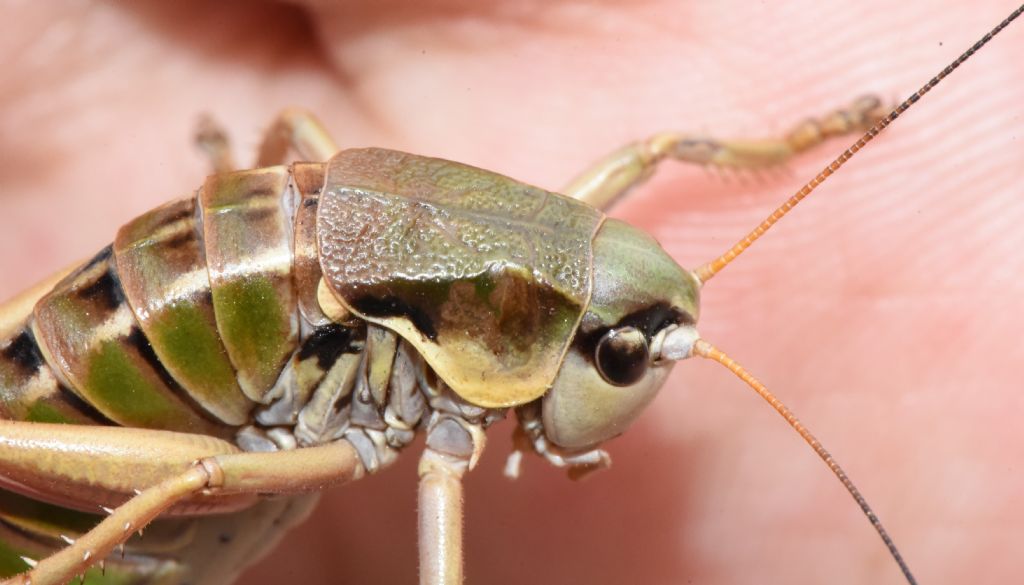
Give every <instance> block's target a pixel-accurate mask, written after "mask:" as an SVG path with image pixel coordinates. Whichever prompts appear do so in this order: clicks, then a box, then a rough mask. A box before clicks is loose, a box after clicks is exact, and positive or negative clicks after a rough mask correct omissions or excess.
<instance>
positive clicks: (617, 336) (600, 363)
mask: <svg viewBox="0 0 1024 585" xmlns="http://www.w3.org/2000/svg"><path fill="white" fill-rule="evenodd" d="M649 362H650V352H649V350H648V347H647V338H646V337H644V334H643V332H642V331H640V330H639V329H637V328H636V327H621V328H619V329H612V330H610V331H608V332H607V333H605V334H604V336H603V337H601V340H600V341H598V342H597V349H595V350H594V363H595V364H596V365H597V371H598V372H599V373H600V374H601V377H602V378H604V379H605V381H606V382H608V383H609V384H612V385H614V386H628V385H630V384H633V383H634V382H636V381H637V380H639V379H640V378H642V377H643V376H644V374H645V373H646V372H647V365H648V363H649Z"/></svg>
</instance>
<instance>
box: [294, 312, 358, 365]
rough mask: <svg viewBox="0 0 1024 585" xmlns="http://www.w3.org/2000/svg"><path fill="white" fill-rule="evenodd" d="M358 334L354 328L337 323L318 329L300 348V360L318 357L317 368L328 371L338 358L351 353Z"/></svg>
mask: <svg viewBox="0 0 1024 585" xmlns="http://www.w3.org/2000/svg"><path fill="white" fill-rule="evenodd" d="M357 332H358V330H357V329H355V328H353V327H345V326H342V325H338V324H337V323H331V324H328V325H324V326H322V327H317V328H316V329H315V330H314V331H313V333H312V334H310V336H309V337H308V338H307V339H306V340H305V341H304V342H303V343H302V347H300V348H299V360H300V361H301V360H305V359H308V358H310V357H314V356H316V363H317V366H319V367H320V369H321V370H324V371H327V370H329V369H331V366H333V365H334V362H335V361H337V360H338V356H340V355H341V354H343V353H348V352H349V351H351V349H352V342H353V341H355V340H356V337H357V336H356V333H357Z"/></svg>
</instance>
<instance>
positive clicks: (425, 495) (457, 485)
mask: <svg viewBox="0 0 1024 585" xmlns="http://www.w3.org/2000/svg"><path fill="white" fill-rule="evenodd" d="M466 468H467V463H466V461H464V460H460V459H457V458H454V457H450V456H446V455H442V454H439V453H436V452H433V451H431V450H430V449H428V450H427V451H426V452H424V454H423V458H422V459H421V460H420V488H419V549H420V585H462V475H463V474H464V473H465V471H466Z"/></svg>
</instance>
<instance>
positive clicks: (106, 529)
mask: <svg viewBox="0 0 1024 585" xmlns="http://www.w3.org/2000/svg"><path fill="white" fill-rule="evenodd" d="M363 472H364V470H363V466H362V463H361V462H360V459H359V455H358V454H357V453H356V450H355V448H354V447H353V446H352V444H351V443H349V442H348V441H345V440H344V439H342V440H339V441H336V442H334V443H328V444H326V445H320V446H317V447H310V448H307V449H297V450H294V451H274V452H270V453H229V454H225V455H216V456H213V457H206V458H204V459H202V460H199V461H196V462H194V463H192V464H191V465H189V466H187V467H186V468H185V470H184V471H182V472H179V473H178V474H177V475H173V476H170V477H169V478H167V479H165V480H163V481H162V482H160V483H158V484H156V485H154V486H152V487H150V488H147V489H145V490H144V491H142V492H141V493H139V494H138V495H137V496H135V497H134V498H132V499H130V500H128V502H126V503H125V504H123V505H121V506H120V507H118V508H117V509H116V510H113V511H112V512H111V513H110V515H109V516H107V518H105V519H104V520H103V521H102V522H100V523H99V524H98V525H97V526H95V527H94V528H93V529H92V530H90V531H89V532H88V533H86V534H84V535H82V536H81V537H79V538H78V539H77V540H75V541H74V543H73V544H70V545H69V546H68V547H67V548H64V549H63V550H61V551H60V552H58V553H56V554H53V555H51V556H49V557H47V558H45V559H43V560H41V561H39V562H37V563H35V566H34V567H33V568H32V569H31V570H30V571H29V572H28V573H27V574H22V575H19V576H17V577H14V578H12V579H10V580H8V581H5V582H4V585H7V584H13V583H32V585H49V584H53V585H58V584H60V583H66V582H68V581H70V580H71V579H72V578H73V577H74V576H75V575H77V574H81V573H83V572H85V571H86V570H87V569H88V568H89V567H90V566H92V565H93V564H94V563H96V562H99V561H100V560H102V559H103V558H104V557H106V556H107V555H109V554H110V553H111V552H112V551H113V550H114V548H115V547H116V546H118V545H119V544H122V543H123V542H124V541H125V540H127V539H128V537H130V536H131V535H132V534H133V533H134V532H135V531H136V530H140V529H142V528H144V527H145V526H146V525H147V524H148V523H149V522H151V521H152V520H153V519H155V518H156V517H157V516H158V515H160V514H161V513H163V512H164V511H166V510H168V509H169V508H171V507H172V506H174V505H175V504H176V503H179V502H182V501H184V500H187V499H190V498H195V497H202V496H206V495H209V496H211V497H220V496H222V495H231V494H245V495H250V496H255V495H257V494H265V493H279V494H297V493H303V492H312V491H316V490H319V489H322V488H323V487H326V486H328V485H331V484H337V483H343V482H346V481H351V480H354V479H358V478H359V477H361V476H362V475H363Z"/></svg>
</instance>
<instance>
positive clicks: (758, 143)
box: [562, 96, 888, 209]
mask: <svg viewBox="0 0 1024 585" xmlns="http://www.w3.org/2000/svg"><path fill="white" fill-rule="evenodd" d="M887 113H888V108H887V107H886V105H885V104H883V103H882V101H881V100H880V99H879V98H877V97H875V96H864V97H861V98H858V99H857V100H855V101H854V102H853V103H852V104H850V105H849V106H848V107H846V108H843V109H839V110H836V111H835V112H832V113H831V114H828V115H827V116H824V117H822V118H820V119H816V118H809V119H807V120H805V121H804V122H802V123H800V124H798V125H797V126H796V127H794V128H793V129H792V130H791V131H790V132H788V133H787V134H786V135H784V136H782V137H779V138H766V139H757V140H717V139H715V138H710V137H707V136H700V135H696V134H677V133H671V132H666V133H662V134H655V135H654V136H652V137H650V138H648V139H646V140H643V141H640V142H634V143H632V144H628V145H626V146H624V147H622V148H620V149H619V150H616V151H615V152H613V153H611V154H609V155H608V156H607V157H605V158H604V159H602V160H600V161H598V162H597V163H595V164H594V165H593V166H591V167H590V168H589V169H587V170H586V171H584V172H583V173H581V174H580V175H578V176H577V177H576V178H575V179H573V180H572V181H571V182H570V183H569V184H568V185H567V186H566V187H565V188H564V189H563V190H562V193H564V194H566V195H569V196H570V197H574V198H576V199H579V200H581V201H584V202H586V203H589V204H590V205H593V206H594V207H597V208H599V209H606V208H608V207H610V206H611V205H612V204H614V203H615V202H616V201H617V200H618V199H619V198H620V197H622V196H623V195H625V194H626V193H627V192H628V191H629V190H630V189H632V188H633V187H635V186H637V185H639V184H641V183H643V182H644V181H645V180H647V179H648V178H649V177H650V176H651V174H652V173H653V172H654V169H655V167H656V166H657V165H658V163H660V162H662V161H664V160H666V159H673V160H677V161H681V162H689V163H695V164H699V165H703V166H713V167H720V168H726V169H736V170H744V169H746V170H754V169H763V168H770V167H778V166H780V165H782V164H785V163H786V161H788V160H789V159H790V158H792V157H793V156H794V155H796V154H798V153H800V152H803V151H805V150H807V149H809V148H811V147H813V146H816V145H818V144H821V143H822V142H823V141H825V140H826V139H829V138H832V137H835V136H841V135H843V134H848V133H851V132H863V131H864V130H867V129H868V128H870V127H871V125H872V124H874V123H875V122H877V121H878V120H879V119H881V118H882V117H883V116H884V115H885V114H887Z"/></svg>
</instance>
